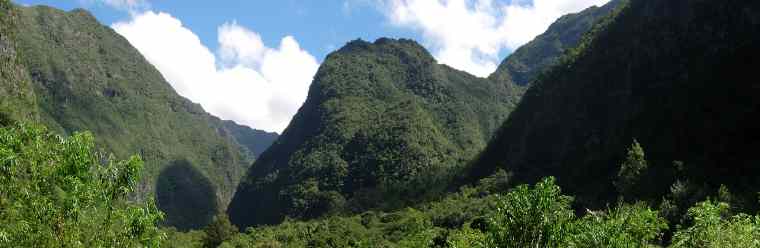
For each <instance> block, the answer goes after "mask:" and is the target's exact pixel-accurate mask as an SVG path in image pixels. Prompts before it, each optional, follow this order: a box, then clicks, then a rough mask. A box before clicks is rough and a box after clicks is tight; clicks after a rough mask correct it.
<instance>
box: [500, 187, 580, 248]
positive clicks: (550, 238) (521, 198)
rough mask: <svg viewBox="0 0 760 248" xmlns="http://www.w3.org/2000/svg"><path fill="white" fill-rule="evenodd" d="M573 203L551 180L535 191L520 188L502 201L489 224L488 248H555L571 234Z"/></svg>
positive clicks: (535, 188) (534, 189)
mask: <svg viewBox="0 0 760 248" xmlns="http://www.w3.org/2000/svg"><path fill="white" fill-rule="evenodd" d="M571 202H572V198H571V197H569V196H565V195H562V194H561V190H560V188H559V186H557V185H556V183H555V179H554V178H552V177H550V178H546V179H544V180H543V181H541V182H539V183H538V184H536V186H535V187H534V188H530V187H529V186H527V185H520V186H517V188H516V189H514V190H513V191H511V192H509V193H508V194H507V195H506V197H504V198H502V199H500V202H499V205H498V208H497V209H496V214H495V215H494V216H493V217H492V218H491V220H490V222H489V223H488V244H489V246H493V247H556V246H557V245H559V244H560V243H561V241H562V240H563V239H564V238H565V235H567V234H568V233H567V232H568V229H567V228H568V226H567V225H568V224H569V222H570V221H571V220H572V219H573V217H574V214H573V212H572V210H570V203H571Z"/></svg>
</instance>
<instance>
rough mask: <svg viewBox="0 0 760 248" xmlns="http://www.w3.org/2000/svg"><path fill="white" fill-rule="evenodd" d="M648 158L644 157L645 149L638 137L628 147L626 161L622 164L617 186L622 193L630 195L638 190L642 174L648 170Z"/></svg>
mask: <svg viewBox="0 0 760 248" xmlns="http://www.w3.org/2000/svg"><path fill="white" fill-rule="evenodd" d="M647 167H648V165H647V160H646V158H645V157H644V149H643V148H641V145H640V144H639V142H638V141H636V139H634V140H633V144H631V147H630V148H628V152H627V156H626V158H625V161H623V163H622V164H620V171H618V174H617V181H615V187H617V190H618V192H620V193H621V194H622V195H627V196H630V195H632V194H633V193H634V192H636V190H637V189H636V186H637V185H638V184H639V182H640V181H641V176H642V174H644V173H645V171H646V170H647Z"/></svg>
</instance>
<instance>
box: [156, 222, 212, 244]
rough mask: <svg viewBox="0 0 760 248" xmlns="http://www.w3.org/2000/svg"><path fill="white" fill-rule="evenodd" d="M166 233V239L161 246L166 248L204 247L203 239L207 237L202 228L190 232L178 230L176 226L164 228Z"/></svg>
mask: <svg viewBox="0 0 760 248" xmlns="http://www.w3.org/2000/svg"><path fill="white" fill-rule="evenodd" d="M162 231H163V232H164V233H166V239H164V240H163V242H161V247H165V248H190V247H198V248H201V247H203V240H204V239H205V238H206V234H205V232H203V231H202V230H192V231H188V232H182V231H178V230H177V229H176V228H174V227H168V228H163V229H162Z"/></svg>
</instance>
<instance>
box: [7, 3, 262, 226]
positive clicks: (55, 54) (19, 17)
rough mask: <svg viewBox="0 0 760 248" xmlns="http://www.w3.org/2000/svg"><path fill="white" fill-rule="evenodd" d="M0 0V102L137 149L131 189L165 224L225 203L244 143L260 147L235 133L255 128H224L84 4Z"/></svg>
mask: <svg viewBox="0 0 760 248" xmlns="http://www.w3.org/2000/svg"><path fill="white" fill-rule="evenodd" d="M2 4H3V6H2V7H3V12H2V14H3V23H0V24H1V25H0V30H3V32H2V34H1V36H0V47H2V48H3V53H2V57H1V58H2V60H3V61H4V63H3V68H1V69H2V74H0V75H2V77H3V81H2V82H0V84H3V86H4V87H3V88H2V89H0V96H3V98H2V99H1V100H0V107H2V108H0V111H1V112H3V113H4V114H7V115H9V116H10V118H11V119H16V120H23V121H32V122H41V123H42V124H44V125H46V126H48V127H49V128H50V130H51V131H55V132H56V133H59V134H63V135H69V134H71V133H73V132H76V131H84V130H87V131H91V132H92V133H94V134H95V137H97V138H96V144H97V146H98V147H99V149H101V150H102V151H103V152H105V153H113V154H114V155H116V156H118V157H127V156H129V155H132V154H138V155H140V156H141V157H142V158H143V159H144V160H145V162H146V163H145V164H146V166H145V170H144V171H143V177H142V178H143V180H141V181H140V183H139V184H138V187H137V191H136V193H135V194H134V195H133V198H134V199H135V200H138V201H144V200H146V199H148V198H149V197H152V196H154V195H155V196H156V198H157V204H158V206H159V208H161V209H162V210H163V211H164V212H166V213H167V219H166V220H165V224H167V225H170V226H176V227H178V228H180V229H187V228H199V227H202V226H204V225H205V224H207V223H208V222H210V221H211V219H212V217H213V215H214V214H216V213H217V212H218V211H223V210H224V208H225V207H226V204H227V203H228V202H229V199H230V198H231V197H232V195H233V193H234V191H235V188H236V186H237V182H238V181H239V179H240V177H242V175H243V172H244V171H245V169H246V168H248V166H249V165H250V162H249V161H252V159H253V157H254V156H252V155H246V153H249V152H250V153H251V154H256V153H258V152H261V151H249V148H245V147H244V145H243V144H239V143H246V142H245V141H244V140H243V139H242V136H241V137H234V135H235V134H241V133H249V134H252V135H254V136H256V135H258V134H257V133H255V131H253V130H249V129H245V128H243V129H241V128H238V130H236V131H235V132H233V131H231V130H227V128H228V127H229V124H225V123H223V122H222V121H221V120H220V119H218V118H216V117H213V116H211V115H209V114H208V113H206V112H205V111H204V110H203V108H202V107H201V106H200V105H198V104H196V103H193V102H191V101H189V100H187V99H185V98H183V97H181V96H179V95H178V94H177V93H176V92H175V91H174V90H173V88H172V87H171V85H170V84H169V83H167V82H166V80H165V79H164V78H163V77H162V76H161V74H160V73H159V72H158V70H156V69H155V67H153V66H152V65H151V64H150V63H149V62H148V61H147V60H146V59H145V58H144V57H143V56H142V55H141V54H140V53H139V52H138V51H137V50H136V49H135V48H133V47H132V46H131V45H130V44H129V42H128V41H127V40H126V39H125V38H123V37H122V36H121V35H119V34H117V33H116V32H115V31H114V30H112V29H111V28H110V27H107V26H104V25H102V24H100V23H99V22H98V21H97V20H96V19H95V17H94V16H92V15H91V14H90V13H89V12H87V11H86V10H83V9H75V10H72V11H68V12H64V11H61V10H57V9H55V8H51V7H47V6H35V7H21V6H16V5H14V4H12V3H9V2H6V1H3V2H2ZM6 17H7V18H6ZM5 20H8V22H6V21H5ZM5 30H16V31H17V32H5ZM19 30H23V31H20V32H18V31H19ZM6 61H7V63H6ZM11 62H13V63H11ZM6 78H7V79H8V80H6ZM5 84H9V85H5ZM6 86H7V87H6ZM19 92H21V93H19ZM5 95H11V96H12V97H5ZM14 95H15V96H20V97H18V98H20V99H21V100H15V99H17V97H15V96H14ZM24 101H26V102H28V104H23V103H24ZM5 106H13V107H9V108H6V107H5ZM26 112H28V113H26ZM225 126H228V127H225ZM229 128H230V129H232V128H231V127H229ZM250 132H253V133H250ZM238 138H241V140H237V139H238ZM249 138H250V137H249ZM260 148H261V146H258V148H256V149H260ZM256 149H254V150H256ZM186 182H190V183H186ZM178 187H179V188H178ZM182 201H185V202H182Z"/></svg>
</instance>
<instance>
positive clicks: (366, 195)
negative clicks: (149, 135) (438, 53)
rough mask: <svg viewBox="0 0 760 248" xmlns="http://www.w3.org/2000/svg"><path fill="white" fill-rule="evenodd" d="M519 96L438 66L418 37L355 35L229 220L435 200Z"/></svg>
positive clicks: (265, 158)
mask: <svg viewBox="0 0 760 248" xmlns="http://www.w3.org/2000/svg"><path fill="white" fill-rule="evenodd" d="M520 94H521V92H520V91H519V90H516V89H515V88H514V87H513V85H511V84H503V83H497V82H493V81H490V80H487V79H482V78H477V77H474V76H471V75H469V74H467V73H465V72H461V71H457V70H454V69H452V68H449V67H447V66H444V65H441V64H438V63H437V62H436V61H435V60H434V58H433V57H432V56H431V55H430V54H429V53H428V52H427V51H426V50H425V49H424V48H422V47H421V46H420V45H418V44H417V43H415V42H413V41H410V40H392V39H385V38H384V39H378V40H377V41H375V42H374V43H368V42H365V41H352V42H350V43H348V44H347V45H346V46H345V47H343V48H341V49H340V50H338V51H337V52H334V53H332V54H330V55H329V56H328V57H327V59H326V60H325V62H324V63H323V64H322V65H321V67H320V70H319V72H318V73H317V75H316V77H315V79H314V82H313V83H312V85H311V88H310V91H309V96H308V98H307V100H306V102H305V103H304V105H303V107H302V108H301V109H300V110H299V112H298V113H297V114H296V116H295V117H294V118H293V121H292V122H291V124H290V126H289V127H288V129H287V130H285V131H284V133H283V134H282V136H281V137H280V138H279V139H278V141H277V142H276V143H275V144H274V145H273V146H272V147H271V148H270V149H269V150H267V152H265V153H263V154H262V155H261V156H260V157H259V158H258V159H257V161H256V163H255V165H254V166H252V167H251V170H250V171H249V173H248V175H247V178H246V179H245V181H244V182H243V183H242V184H241V186H240V188H239V190H238V191H237V193H236V196H235V200H234V201H233V202H232V203H231V205H230V207H229V210H228V212H229V214H230V217H231V218H232V221H233V222H235V223H236V224H238V225H240V226H251V225H257V224H276V223H279V222H281V221H282V220H283V219H284V218H285V217H291V218H297V219H310V218H315V217H318V216H323V215H325V214H328V213H334V212H348V213H358V212H363V211H366V210H368V209H385V210H392V209H400V208H403V207H405V206H408V205H410V204H413V203H415V202H418V201H427V200H429V199H434V198H435V197H437V196H438V195H439V194H440V193H441V192H443V191H444V190H445V189H446V187H447V185H448V184H449V182H450V181H451V179H452V178H453V177H454V176H455V175H457V174H458V172H459V171H461V170H462V169H463V167H464V166H465V165H466V163H467V161H469V160H470V159H472V158H474V157H475V156H476V155H477V153H478V152H479V151H480V149H482V148H483V147H485V145H486V142H487V141H488V140H489V139H490V137H491V136H492V134H493V132H494V130H496V128H497V127H498V125H499V124H500V123H501V122H502V121H503V120H504V119H505V118H506V116H507V114H509V112H510V110H511V109H512V108H513V106H514V105H515V104H516V102H517V100H518V99H519V95H520ZM262 202H266V203H267V204H262Z"/></svg>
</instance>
